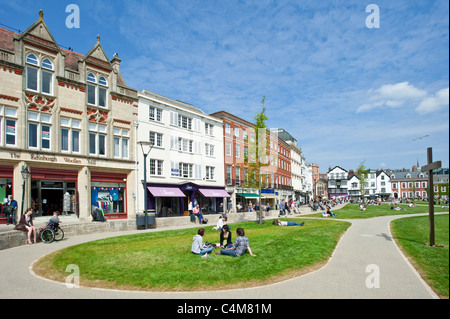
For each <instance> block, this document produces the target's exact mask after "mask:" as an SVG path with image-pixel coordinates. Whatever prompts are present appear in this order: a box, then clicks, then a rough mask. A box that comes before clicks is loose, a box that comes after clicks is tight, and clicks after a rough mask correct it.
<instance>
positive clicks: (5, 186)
mask: <svg viewBox="0 0 450 319" xmlns="http://www.w3.org/2000/svg"><path fill="white" fill-rule="evenodd" d="M10 196H12V178H0V201H1V203H0V205H1V204H4V203H6V202H7V201H8V198H9V197H10Z"/></svg>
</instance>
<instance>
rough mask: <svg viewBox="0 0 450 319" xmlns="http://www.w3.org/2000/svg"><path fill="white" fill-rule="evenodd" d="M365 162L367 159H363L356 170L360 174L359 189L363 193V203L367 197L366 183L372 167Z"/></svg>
mask: <svg viewBox="0 0 450 319" xmlns="http://www.w3.org/2000/svg"><path fill="white" fill-rule="evenodd" d="M365 162H366V161H365V160H364V161H362V162H361V164H360V165H359V166H358V170H357V171H356V174H357V175H358V178H359V191H360V193H361V197H362V201H363V203H365V201H366V199H365V195H366V185H367V180H368V178H369V172H370V169H369V168H367V167H366V166H365V165H364V163H365Z"/></svg>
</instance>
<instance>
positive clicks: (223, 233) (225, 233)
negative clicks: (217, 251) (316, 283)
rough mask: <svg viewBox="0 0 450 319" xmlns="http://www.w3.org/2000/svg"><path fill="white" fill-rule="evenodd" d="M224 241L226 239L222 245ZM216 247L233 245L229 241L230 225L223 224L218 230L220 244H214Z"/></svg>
mask: <svg viewBox="0 0 450 319" xmlns="http://www.w3.org/2000/svg"><path fill="white" fill-rule="evenodd" d="M224 241H226V244H225V245H224V243H223V242H224ZM216 247H220V248H231V247H233V244H232V243H231V232H230V226H228V225H223V228H222V230H221V232H220V244H216Z"/></svg>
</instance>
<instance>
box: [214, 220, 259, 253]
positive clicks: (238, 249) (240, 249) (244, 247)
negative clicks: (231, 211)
mask: <svg viewBox="0 0 450 319" xmlns="http://www.w3.org/2000/svg"><path fill="white" fill-rule="evenodd" d="M236 235H237V236H238V237H237V238H236V241H235V242H234V245H232V246H231V247H230V248H224V249H221V250H220V253H217V255H228V256H233V257H241V256H242V255H243V254H245V252H246V251H248V252H249V253H250V256H253V257H256V255H255V254H253V253H252V250H251V248H250V244H249V240H248V238H247V236H245V231H244V229H243V228H240V227H239V228H238V229H236Z"/></svg>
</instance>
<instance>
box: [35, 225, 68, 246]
mask: <svg viewBox="0 0 450 319" xmlns="http://www.w3.org/2000/svg"><path fill="white" fill-rule="evenodd" d="M39 236H40V237H41V239H42V241H43V242H44V243H46V244H50V243H52V242H53V241H60V240H62V239H63V238H64V231H63V230H62V229H61V227H59V223H51V222H50V223H48V224H47V226H45V227H43V228H41V229H40V234H39Z"/></svg>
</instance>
